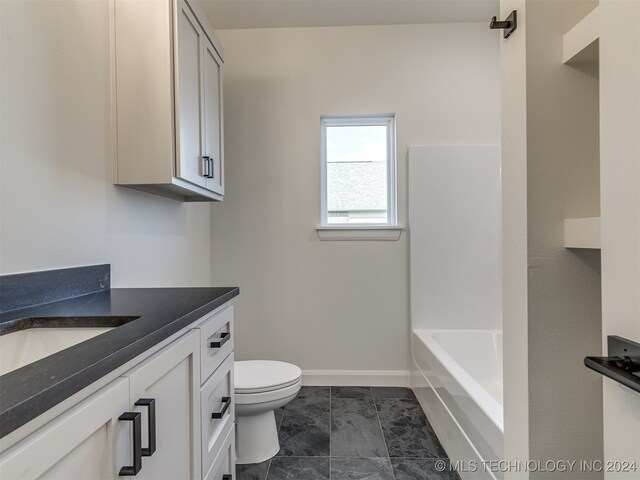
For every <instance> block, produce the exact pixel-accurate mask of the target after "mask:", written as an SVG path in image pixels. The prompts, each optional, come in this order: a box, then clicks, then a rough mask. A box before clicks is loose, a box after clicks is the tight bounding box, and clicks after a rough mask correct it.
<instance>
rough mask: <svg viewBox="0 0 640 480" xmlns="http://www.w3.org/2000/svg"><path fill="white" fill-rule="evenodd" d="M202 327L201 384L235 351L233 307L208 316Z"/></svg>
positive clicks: (200, 326)
mask: <svg viewBox="0 0 640 480" xmlns="http://www.w3.org/2000/svg"><path fill="white" fill-rule="evenodd" d="M197 328H198V329H200V349H201V351H200V384H201V385H202V384H204V382H205V381H206V380H207V378H209V376H210V375H211V374H212V373H213V372H214V371H215V369H216V368H218V366H219V365H220V364H221V363H222V361H223V360H224V359H225V358H227V355H229V354H230V353H231V352H232V351H233V307H232V306H229V307H227V308H226V309H224V310H223V311H221V312H217V313H215V314H214V315H212V316H211V317H209V318H207V319H206V320H205V321H204V322H202V323H201V324H200V325H198V327H197Z"/></svg>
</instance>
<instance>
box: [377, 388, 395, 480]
mask: <svg viewBox="0 0 640 480" xmlns="http://www.w3.org/2000/svg"><path fill="white" fill-rule="evenodd" d="M371 397H372V398H373V408H374V409H375V411H376V418H377V419H378V425H380V433H382V441H383V442H384V448H385V450H386V451H387V459H388V460H389V467H391V475H392V476H393V480H396V472H395V471H394V469H393V464H392V463H391V455H389V446H388V445H387V437H386V436H385V434H384V429H383V428H382V420H380V412H378V404H377V403H376V398H375V397H374V396H373V390H371Z"/></svg>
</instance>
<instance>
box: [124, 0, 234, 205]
mask: <svg viewBox="0 0 640 480" xmlns="http://www.w3.org/2000/svg"><path fill="white" fill-rule="evenodd" d="M112 8H113V14H112V75H113V85H114V89H113V117H114V131H115V145H114V150H115V168H114V183H115V184H117V185H123V186H127V187H131V188H135V189H138V190H142V191H146V192H149V193H154V194H158V195H162V196H165V197H169V198H173V199H176V200H181V201H215V200H218V201H220V200H222V199H223V196H224V148H223V116H222V115H223V110H222V68H223V60H222V55H223V50H222V46H221V44H220V42H219V40H218V39H217V37H216V35H215V33H214V31H213V29H212V28H211V26H210V24H209V23H208V21H207V20H206V18H205V17H204V14H203V13H202V12H201V11H200V10H199V6H198V5H197V4H196V3H195V2H191V3H190V2H188V1H186V0H165V1H153V2H143V1H139V0H112Z"/></svg>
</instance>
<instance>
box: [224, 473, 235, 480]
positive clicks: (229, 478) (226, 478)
mask: <svg viewBox="0 0 640 480" xmlns="http://www.w3.org/2000/svg"><path fill="white" fill-rule="evenodd" d="M222 480H233V475H230V474H228V473H225V474H224V475H222Z"/></svg>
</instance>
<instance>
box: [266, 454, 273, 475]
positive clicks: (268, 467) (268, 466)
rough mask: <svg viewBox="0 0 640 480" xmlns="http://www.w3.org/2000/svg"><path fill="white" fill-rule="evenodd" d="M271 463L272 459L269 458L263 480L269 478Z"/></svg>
mask: <svg viewBox="0 0 640 480" xmlns="http://www.w3.org/2000/svg"><path fill="white" fill-rule="evenodd" d="M272 461H273V457H271V458H270V459H269V465H267V473H265V475H264V480H267V478H269V470H271V462H272Z"/></svg>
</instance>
